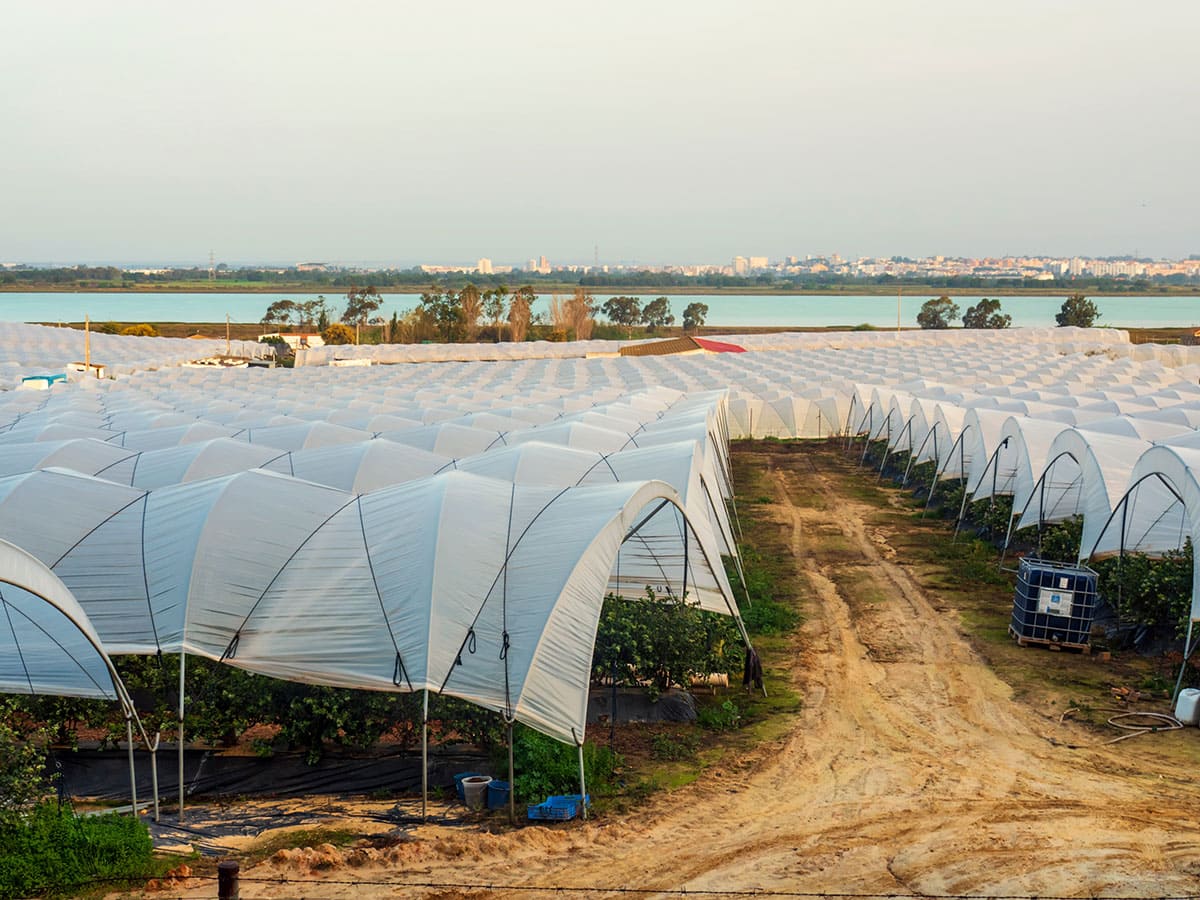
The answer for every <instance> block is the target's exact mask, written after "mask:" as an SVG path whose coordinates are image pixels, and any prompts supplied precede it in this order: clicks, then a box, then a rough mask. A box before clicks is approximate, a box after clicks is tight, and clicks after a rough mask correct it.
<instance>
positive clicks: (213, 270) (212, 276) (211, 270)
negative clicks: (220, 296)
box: [208, 250, 217, 281]
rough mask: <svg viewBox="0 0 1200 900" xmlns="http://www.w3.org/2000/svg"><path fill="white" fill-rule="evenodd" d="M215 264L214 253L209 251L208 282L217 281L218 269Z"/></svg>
mask: <svg viewBox="0 0 1200 900" xmlns="http://www.w3.org/2000/svg"><path fill="white" fill-rule="evenodd" d="M214 262H215V259H214V257H213V252H212V251H211V250H209V251H208V280H209V281H216V280H217V267H216V266H215V265H214Z"/></svg>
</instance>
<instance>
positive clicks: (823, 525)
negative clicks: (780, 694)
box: [176, 451, 1200, 898]
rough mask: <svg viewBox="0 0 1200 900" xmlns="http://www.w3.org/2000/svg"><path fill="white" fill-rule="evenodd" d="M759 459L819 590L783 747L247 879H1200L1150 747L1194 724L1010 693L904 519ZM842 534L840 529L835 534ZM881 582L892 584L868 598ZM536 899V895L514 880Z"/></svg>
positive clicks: (958, 885)
mask: <svg viewBox="0 0 1200 900" xmlns="http://www.w3.org/2000/svg"><path fill="white" fill-rule="evenodd" d="M763 453H764V454H765V458H766V459H767V461H768V464H769V466H770V467H771V468H770V482H771V484H772V486H773V490H774V492H775V495H776V500H777V502H776V503H775V504H774V505H766V504H764V505H762V506H761V507H760V509H762V510H765V511H769V514H771V515H775V516H778V517H779V520H780V522H782V523H783V524H784V525H785V526H786V527H787V528H788V529H789V530H790V536H791V539H790V545H791V550H792V552H793V553H794V555H795V558H796V560H797V563H798V566H799V569H800V571H801V572H802V573H803V574H804V576H805V577H806V578H807V580H808V581H809V582H810V584H811V591H812V593H813V594H814V595H815V597H816V600H815V602H813V603H811V604H810V609H809V611H808V616H809V617H808V619H807V621H806V623H805V625H804V626H803V628H802V630H801V633H800V634H799V635H798V636H797V641H796V650H795V658H794V668H793V673H794V679H795V681H796V686H797V688H798V689H799V690H800V691H801V692H802V693H803V695H804V698H805V701H804V708H803V712H802V713H801V714H800V715H799V717H798V721H797V722H796V727H795V729H794V731H793V732H792V733H791V734H790V736H789V737H788V738H787V739H786V740H785V741H783V742H781V743H780V744H778V745H776V746H771V747H766V748H762V750H761V751H759V752H758V753H757V754H756V755H755V757H754V758H747V759H744V760H742V761H740V763H739V764H737V765H733V766H728V767H726V768H724V769H723V770H721V771H717V772H714V773H712V774H711V775H710V776H709V777H706V778H704V779H702V780H701V781H700V782H698V783H696V784H694V785H692V786H690V787H688V788H685V789H682V790H680V791H677V792H675V793H672V794H670V795H666V796H660V797H658V798H656V799H655V800H654V801H652V802H651V804H650V805H649V807H648V808H646V809H644V810H642V811H640V812H639V813H638V814H637V815H636V816H632V817H629V818H627V819H619V820H614V819H607V820H605V821H603V822H597V823H589V824H579V823H572V824H570V825H568V826H561V827H554V828H543V827H527V828H522V829H519V830H517V831H516V832H513V833H510V834H503V835H490V834H481V833H478V832H473V831H469V830H467V829H462V828H458V829H449V828H446V827H442V826H425V827H422V828H419V829H417V830H416V831H415V832H413V835H414V836H415V838H416V839H415V840H409V841H406V842H404V843H400V844H397V845H395V846H393V847H389V848H385V849H379V850H375V849H370V850H361V849H360V850H352V851H346V852H345V853H339V852H338V851H336V850H333V848H323V849H317V850H302V851H287V852H285V853H284V854H281V855H280V857H279V858H277V859H272V860H268V861H267V862H265V863H263V864H261V865H259V866H257V867H255V868H253V869H251V870H248V871H246V872H244V873H243V875H244V877H245V878H246V879H247V880H244V881H243V884H242V897H243V898H259V897H264V898H265V897H271V898H287V897H318V896H319V897H330V898H341V897H346V898H348V897H355V898H370V897H392V896H406V897H425V896H427V897H443V898H449V897H483V896H489V895H490V892H489V891H487V890H485V889H481V890H467V889H465V888H440V889H434V888H407V889H406V888H400V887H398V886H396V885H395V884H393V885H392V886H386V885H374V886H373V885H362V884H359V885H350V884H340V883H337V882H346V881H352V880H365V881H374V882H384V881H392V882H401V883H402V882H409V883H410V884H412V883H415V882H424V883H427V884H428V883H431V882H439V883H442V884H448V883H453V884H458V885H484V884H495V885H505V886H513V887H516V886H521V887H525V888H533V887H542V888H544V887H550V886H558V885H561V886H570V887H588V888H597V887H612V888H630V887H635V888H643V889H652V890H676V889H680V888H686V889H687V891H688V892H689V893H690V892H697V893H702V892H703V891H705V890H722V891H730V890H753V889H766V890H780V891H805V892H807V891H824V892H828V893H831V894H836V893H837V892H839V891H845V892H852V893H880V894H889V893H921V894H949V893H954V894H962V893H971V894H989V895H1012V894H1024V895H1031V894H1032V895H1040V896H1043V897H1046V896H1054V895H1059V896H1103V895H1106V894H1107V895H1125V896H1129V895H1137V894H1141V895H1164V894H1176V895H1179V894H1189V893H1196V892H1197V890H1198V889H1200V881H1198V880H1197V875H1200V796H1198V794H1197V791H1196V789H1195V785H1194V783H1193V781H1192V778H1191V777H1190V775H1189V773H1187V772H1184V771H1181V770H1180V769H1179V768H1178V767H1177V766H1176V765H1174V764H1171V763H1170V762H1169V761H1168V760H1167V759H1166V758H1165V757H1163V756H1160V755H1158V754H1156V753H1155V751H1154V749H1153V746H1152V745H1153V742H1155V741H1160V740H1175V739H1180V740H1183V739H1191V740H1194V739H1195V733H1194V732H1190V731H1189V732H1175V733H1173V734H1169V735H1158V736H1154V737H1152V738H1151V737H1142V738H1136V739H1134V740H1132V741H1125V742H1122V743H1120V744H1116V745H1113V746H1111V747H1109V746H1104V745H1103V744H1102V743H1101V741H1102V738H1100V737H1097V735H1095V734H1094V733H1092V732H1089V731H1085V730H1083V729H1079V728H1076V727H1075V726H1073V725H1072V724H1071V723H1070V722H1069V721H1068V722H1067V723H1066V724H1060V723H1059V722H1058V721H1057V718H1054V717H1048V716H1046V715H1042V714H1040V713H1038V712H1035V711H1033V710H1032V709H1031V708H1029V707H1027V706H1025V705H1023V704H1021V703H1018V702H1016V701H1014V700H1013V698H1012V692H1011V690H1010V689H1009V687H1008V686H1007V685H1005V684H1004V683H1003V682H1002V681H1001V680H1000V679H998V678H997V677H996V676H995V675H994V674H993V673H992V671H991V670H990V669H989V668H988V667H987V665H985V664H984V662H983V661H982V660H981V659H980V657H979V656H978V655H977V654H976V653H975V652H974V651H973V650H972V649H971V647H970V646H969V644H968V643H967V642H966V640H965V639H964V638H963V636H962V634H961V633H960V631H959V626H958V623H957V620H956V617H954V616H947V615H945V613H944V612H939V611H938V610H935V608H934V606H933V605H932V604H931V603H930V600H929V599H928V598H927V597H926V596H925V595H924V593H923V592H922V590H921V589H920V588H919V587H918V586H917V584H916V582H915V581H914V579H913V578H912V577H911V575H910V573H909V572H908V571H907V570H906V568H905V567H904V565H903V561H902V560H899V559H897V558H896V554H895V553H894V552H893V551H892V548H891V547H890V545H889V542H888V535H887V534H886V533H885V532H883V531H881V530H879V529H878V527H876V526H873V525H871V524H869V523H870V512H871V510H870V508H868V507H866V506H864V505H862V504H860V503H857V502H855V501H853V500H852V499H849V498H848V497H847V496H846V495H845V494H844V493H842V492H840V491H839V490H838V489H837V483H836V478H835V477H833V476H832V475H830V474H828V473H822V472H819V471H817V470H816V469H815V468H814V467H813V466H812V465H811V463H809V462H808V461H807V459H806V457H804V456H802V455H796V454H790V455H788V456H786V457H784V456H778V457H775V456H772V455H771V454H770V452H769V451H763ZM830 534H838V535H840V537H841V540H838V541H836V542H830V541H824V540H822V536H828V535H830ZM825 545H828V546H825ZM834 545H836V549H833V547H834ZM847 547H849V549H847ZM839 567H853V568H854V569H855V573H854V576H855V578H856V579H858V581H857V582H856V583H864V580H865V583H868V584H870V583H872V582H873V585H871V586H872V587H873V588H874V590H864V591H863V592H862V597H850V596H843V594H842V593H840V592H839V589H838V587H837V584H838V583H839V579H838V578H835V577H834V576H835V575H837V574H839ZM840 574H844V573H840ZM841 582H842V583H845V579H841ZM856 594H857V592H856ZM880 595H883V596H886V597H888V598H889V600H888V601H887V602H879V601H878V600H873V601H872V600H864V599H862V598H863V597H871V596H874V597H878V596H880ZM251 878H261V879H281V878H290V879H300V878H303V879H308V878H321V879H324V881H323V882H322V883H321V884H312V883H311V882H310V883H307V884H299V883H292V884H285V883H279V882H278V881H250V880H248V879H251ZM193 884H194V883H193ZM180 887H182V888H185V889H184V890H182V891H176V892H178V893H182V894H183V895H185V896H189V897H212V896H215V895H216V893H215V887H214V886H213V885H212V883H211V882H208V883H206V884H204V885H196V886H195V887H194V888H187V886H186V885H180ZM525 894H529V895H534V892H532V891H527V890H516V891H505V892H504V894H503V896H522V895H525ZM536 895H539V896H541V895H544V894H543V893H542V892H537V893H536ZM591 896H603V894H591Z"/></svg>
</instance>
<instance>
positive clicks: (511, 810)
mask: <svg viewBox="0 0 1200 900" xmlns="http://www.w3.org/2000/svg"><path fill="white" fill-rule="evenodd" d="M515 780H516V776H515V770H514V768H513V727H512V722H509V723H508V824H509V825H516V824H517V796H516V794H517V789H516V786H515V785H514V784H513V782H514V781H515Z"/></svg>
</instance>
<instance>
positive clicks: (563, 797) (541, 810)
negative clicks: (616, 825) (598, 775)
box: [527, 794, 592, 822]
mask: <svg viewBox="0 0 1200 900" xmlns="http://www.w3.org/2000/svg"><path fill="white" fill-rule="evenodd" d="M591 801H592V798H591V795H590V794H589V795H588V796H587V797H581V796H580V795H579V794H555V795H554V796H552V797H547V798H546V802H545V803H537V804H534V805H531V806H530V807H529V808H528V811H527V815H528V816H529V818H530V819H534V820H538V819H541V820H545V821H551V822H566V821H568V820H569V819H573V818H575V816H576V815H578V814H579V808H580V805H581V804H590V803H591Z"/></svg>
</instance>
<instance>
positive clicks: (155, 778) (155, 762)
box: [150, 734, 158, 822]
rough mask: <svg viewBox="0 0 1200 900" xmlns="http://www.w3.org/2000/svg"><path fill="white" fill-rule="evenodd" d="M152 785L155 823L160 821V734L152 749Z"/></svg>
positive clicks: (156, 737)
mask: <svg viewBox="0 0 1200 900" xmlns="http://www.w3.org/2000/svg"><path fill="white" fill-rule="evenodd" d="M150 785H151V787H153V788H154V821H155V822H157V821H158V734H155V735H154V746H153V747H151V748H150Z"/></svg>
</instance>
